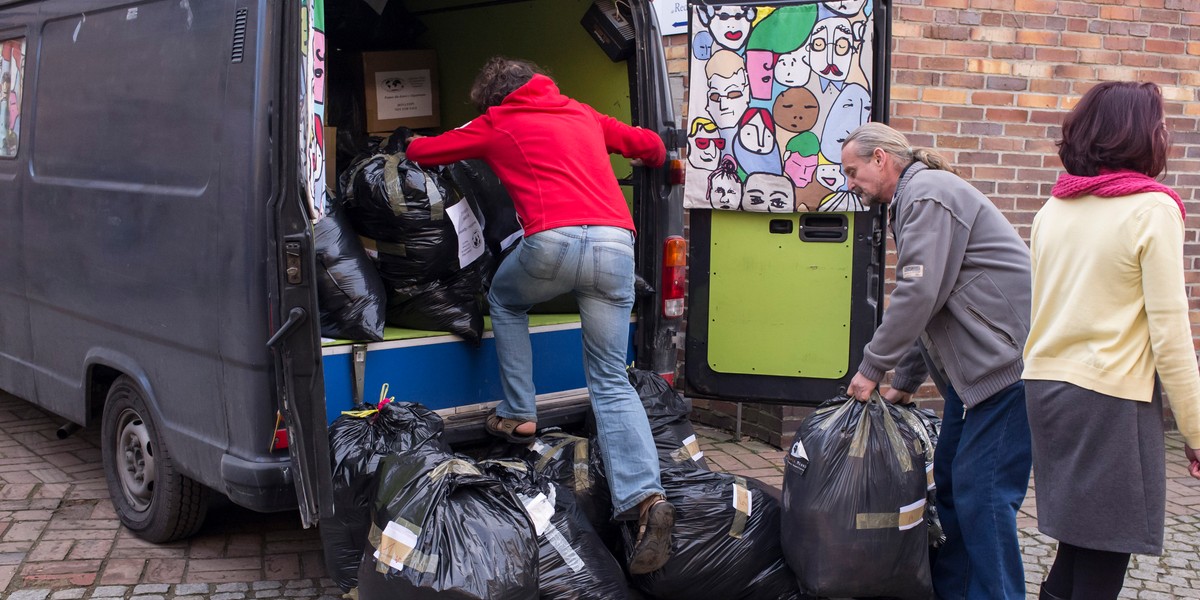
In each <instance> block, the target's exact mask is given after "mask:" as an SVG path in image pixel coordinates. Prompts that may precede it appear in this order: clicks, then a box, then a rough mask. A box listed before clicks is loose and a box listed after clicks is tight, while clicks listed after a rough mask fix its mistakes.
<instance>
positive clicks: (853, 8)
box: [824, 0, 867, 17]
mask: <svg viewBox="0 0 1200 600" xmlns="http://www.w3.org/2000/svg"><path fill="white" fill-rule="evenodd" d="M866 4H867V0H834V1H831V2H825V3H824V5H825V8H828V9H829V10H831V11H833V12H834V13H835V14H838V15H841V16H843V17H852V16H854V15H857V14H859V13H861V12H862V11H863V9H864V7H865V6H866Z"/></svg>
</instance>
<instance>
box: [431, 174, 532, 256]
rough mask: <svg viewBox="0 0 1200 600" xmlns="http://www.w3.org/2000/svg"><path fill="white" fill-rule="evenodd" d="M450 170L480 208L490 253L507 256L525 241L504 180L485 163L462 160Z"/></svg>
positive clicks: (461, 188)
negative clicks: (519, 242)
mask: <svg viewBox="0 0 1200 600" xmlns="http://www.w3.org/2000/svg"><path fill="white" fill-rule="evenodd" d="M446 171H447V173H448V174H449V175H450V179H452V180H453V181H454V183H455V185H457V186H458V189H459V190H460V191H462V193H463V194H464V195H465V196H466V197H467V199H468V200H469V201H470V202H472V203H473V204H475V206H476V207H478V209H479V213H480V215H481V218H480V221H481V222H482V224H483V239H484V242H485V243H486V244H487V247H488V251H489V252H491V253H492V256H503V255H504V254H505V253H506V252H508V251H509V250H511V249H512V247H513V246H514V245H516V243H517V242H518V241H520V240H521V234H522V232H523V230H522V229H521V222H520V221H519V220H517V210H516V209H515V208H514V207H513V201H512V197H511V196H509V195H508V190H506V189H504V184H502V183H501V182H500V178H499V177H496V174H495V173H494V172H492V169H491V167H488V166H487V163H484V162H483V161H482V160H464V161H459V162H456V163H453V164H450V165H447V167H446ZM497 264H498V262H497Z"/></svg>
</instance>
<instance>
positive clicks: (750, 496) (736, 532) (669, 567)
mask: <svg viewBox="0 0 1200 600" xmlns="http://www.w3.org/2000/svg"><path fill="white" fill-rule="evenodd" d="M662 484H663V489H664V490H665V491H666V493H667V500H668V501H670V502H671V504H673V505H674V506H675V529H674V531H673V533H672V551H671V558H670V559H668V560H667V564H666V565H665V566H663V568H661V569H659V570H657V571H655V572H653V573H650V574H647V575H634V576H631V577H630V581H631V582H632V583H633V586H634V587H635V588H637V589H638V590H641V591H642V592H645V593H646V594H648V595H649V596H652V597H654V598H658V599H660V600H675V599H679V600H692V599H695V598H722V599H729V600H737V599H746V600H750V599H754V600H785V599H786V600H795V599H799V598H802V597H803V596H801V594H800V589H799V588H798V587H797V585H796V578H795V576H794V575H793V574H792V572H791V569H789V568H788V566H787V564H786V562H785V561H784V557H783V549H782V547H781V544H780V537H779V524H780V512H781V510H780V505H779V502H778V501H776V500H775V499H774V498H773V497H772V496H771V494H769V493H767V491H766V490H767V489H769V486H767V485H766V484H764V483H762V482H760V481H758V480H755V479H751V478H747V477H740V476H736V475H731V474H728V473H715V472H712V471H706V470H703V469H699V468H696V467H693V466H681V467H676V468H669V469H665V470H663V472H662ZM621 532H622V534H623V536H624V538H625V558H626V561H628V559H629V557H630V555H631V554H632V549H633V545H634V541H635V540H636V536H637V525H636V521H634V522H631V523H628V524H626V525H625V526H623V527H622V528H621Z"/></svg>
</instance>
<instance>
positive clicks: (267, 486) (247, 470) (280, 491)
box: [221, 454, 298, 512]
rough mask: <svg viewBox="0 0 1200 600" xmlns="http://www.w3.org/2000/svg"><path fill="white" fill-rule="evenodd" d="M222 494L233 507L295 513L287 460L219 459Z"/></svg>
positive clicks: (288, 460)
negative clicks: (234, 505)
mask: <svg viewBox="0 0 1200 600" xmlns="http://www.w3.org/2000/svg"><path fill="white" fill-rule="evenodd" d="M221 479H222V480H223V481H224V482H225V490H224V491H225V494H226V495H227V496H229V499H230V500H231V501H233V503H234V504H237V505H239V506H244V507H246V508H249V509H251V510H257V511H259V512H279V511H284V510H295V509H296V507H297V506H298V501H297V500H296V487H295V485H294V481H293V479H292V461H291V460H290V459H288V458H284V459H282V460H277V461H269V462H255V461H251V460H246V459H244V458H239V457H236V456H232V455H229V454H225V455H223V456H222V457H221Z"/></svg>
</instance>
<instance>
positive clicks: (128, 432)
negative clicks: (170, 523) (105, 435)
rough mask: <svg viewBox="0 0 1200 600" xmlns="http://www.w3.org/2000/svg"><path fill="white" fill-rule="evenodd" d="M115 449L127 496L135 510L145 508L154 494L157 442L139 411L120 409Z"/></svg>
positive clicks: (122, 487) (142, 510)
mask: <svg viewBox="0 0 1200 600" xmlns="http://www.w3.org/2000/svg"><path fill="white" fill-rule="evenodd" d="M116 451H117V461H116V462H117V471H118V473H119V474H120V478H121V491H122V492H124V495H125V500H127V501H128V502H129V505H130V506H131V507H132V508H133V509H134V510H137V511H138V512H144V511H145V510H146V509H148V508H150V503H151V501H152V500H153V496H154V473H155V470H154V446H153V443H152V442H151V438H150V430H149V429H147V428H146V423H145V422H144V421H143V420H142V417H141V415H139V414H137V411H134V410H131V409H126V410H125V411H124V412H122V413H121V417H120V419H118V421H117V448H116Z"/></svg>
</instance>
